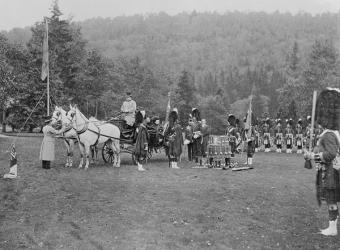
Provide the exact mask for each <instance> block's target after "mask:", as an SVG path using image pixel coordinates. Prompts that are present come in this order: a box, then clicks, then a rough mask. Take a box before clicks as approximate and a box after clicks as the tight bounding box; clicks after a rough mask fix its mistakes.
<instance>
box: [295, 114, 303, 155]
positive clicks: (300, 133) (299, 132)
mask: <svg viewBox="0 0 340 250" xmlns="http://www.w3.org/2000/svg"><path fill="white" fill-rule="evenodd" d="M295 132H296V148H297V153H298V154H302V144H303V128H302V119H301V118H300V119H299V120H298V122H297V124H296V127H295Z"/></svg>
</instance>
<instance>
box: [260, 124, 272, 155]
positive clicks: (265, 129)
mask: <svg viewBox="0 0 340 250" xmlns="http://www.w3.org/2000/svg"><path fill="white" fill-rule="evenodd" d="M262 133H263V144H264V152H270V146H271V145H270V119H269V117H267V119H266V120H265V122H264V124H263V128H262Z"/></svg>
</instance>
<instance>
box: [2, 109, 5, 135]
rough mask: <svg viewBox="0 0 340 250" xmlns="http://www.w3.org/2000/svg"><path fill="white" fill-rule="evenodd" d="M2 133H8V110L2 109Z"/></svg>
mask: <svg viewBox="0 0 340 250" xmlns="http://www.w3.org/2000/svg"><path fill="white" fill-rule="evenodd" d="M2 133H6V108H3V109H2Z"/></svg>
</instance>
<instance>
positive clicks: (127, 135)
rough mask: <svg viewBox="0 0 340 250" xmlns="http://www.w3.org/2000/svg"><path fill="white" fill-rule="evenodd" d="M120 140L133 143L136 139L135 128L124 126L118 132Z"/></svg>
mask: <svg viewBox="0 0 340 250" xmlns="http://www.w3.org/2000/svg"><path fill="white" fill-rule="evenodd" d="M120 138H121V139H123V140H128V141H134V140H135V139H136V128H135V127H130V126H124V127H123V128H122V129H121V131H120Z"/></svg>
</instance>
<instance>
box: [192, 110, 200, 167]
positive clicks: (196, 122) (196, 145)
mask: <svg viewBox="0 0 340 250" xmlns="http://www.w3.org/2000/svg"><path fill="white" fill-rule="evenodd" d="M191 115H192V121H193V126H192V128H193V129H192V130H193V157H194V158H195V163H199V165H200V166H201V165H202V145H201V144H202V133H201V115H200V111H199V110H198V109H197V108H193V109H192V112H191Z"/></svg>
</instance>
